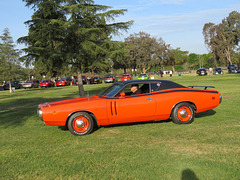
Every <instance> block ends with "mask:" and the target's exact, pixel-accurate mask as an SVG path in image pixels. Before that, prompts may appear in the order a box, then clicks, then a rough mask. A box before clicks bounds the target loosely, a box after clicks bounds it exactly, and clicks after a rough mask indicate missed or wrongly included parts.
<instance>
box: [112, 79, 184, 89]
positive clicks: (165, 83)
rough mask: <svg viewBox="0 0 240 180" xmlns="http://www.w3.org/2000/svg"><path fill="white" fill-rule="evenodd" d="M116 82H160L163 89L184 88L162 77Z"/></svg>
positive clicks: (125, 83)
mask: <svg viewBox="0 0 240 180" xmlns="http://www.w3.org/2000/svg"><path fill="white" fill-rule="evenodd" d="M116 83H118V84H120V83H121V84H124V85H127V84H142V83H161V84H162V86H164V89H168V88H169V89H170V88H186V87H185V86H182V85H180V84H178V83H175V82H173V81H169V80H162V79H138V80H128V81H118V82H116Z"/></svg>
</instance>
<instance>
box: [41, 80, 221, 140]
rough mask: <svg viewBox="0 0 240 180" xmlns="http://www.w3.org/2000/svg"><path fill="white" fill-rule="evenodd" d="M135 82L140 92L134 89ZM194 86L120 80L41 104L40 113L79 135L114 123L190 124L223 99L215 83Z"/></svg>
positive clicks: (52, 122)
mask: <svg viewBox="0 0 240 180" xmlns="http://www.w3.org/2000/svg"><path fill="white" fill-rule="evenodd" d="M133 86H134V87H136V86H137V87H138V90H139V93H138V94H134V93H133V92H132V91H131V89H132V87H133ZM190 87H191V88H188V87H185V86H182V85H180V84H177V83H175V82H172V81H167V80H130V81H119V82H116V83H114V84H112V85H111V86H110V87H108V88H107V89H106V90H105V91H104V92H102V93H101V94H99V95H94V96H91V97H79V98H71V99H66V100H62V101H56V102H50V103H44V104H39V105H38V115H39V117H40V118H41V120H42V121H43V122H44V123H45V124H46V125H50V126H67V127H68V129H69V131H70V132H71V133H72V134H73V135H78V136H82V135H86V134H89V133H91V132H92V131H93V130H94V127H96V126H107V125H112V124H124V123H133V122H146V121H161V120H167V119H171V120H172V121H173V122H174V123H176V124H190V123H192V122H193V121H194V116H195V114H196V113H200V112H204V111H207V110H210V109H213V108H215V107H217V106H218V105H219V104H220V103H221V100H222V97H221V94H220V93H219V92H218V91H216V90H209V89H207V88H214V87H213V86H190ZM199 97H201V98H199ZM198 120H200V119H198ZM159 125H161V124H159ZM50 134H52V133H50Z"/></svg>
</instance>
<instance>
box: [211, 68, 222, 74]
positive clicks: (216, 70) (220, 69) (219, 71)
mask: <svg viewBox="0 0 240 180" xmlns="http://www.w3.org/2000/svg"><path fill="white" fill-rule="evenodd" d="M213 74H214V75H217V74H223V70H222V68H215V69H214V70H213Z"/></svg>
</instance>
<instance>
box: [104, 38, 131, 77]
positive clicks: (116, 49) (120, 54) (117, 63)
mask: <svg viewBox="0 0 240 180" xmlns="http://www.w3.org/2000/svg"><path fill="white" fill-rule="evenodd" d="M129 48H130V47H129V44H127V43H125V42H115V43H113V44H112V47H111V48H110V56H109V57H110V58H111V60H112V61H113V68H114V69H120V68H123V69H124V73H127V68H130V67H131V63H130V61H129V59H130V52H129Z"/></svg>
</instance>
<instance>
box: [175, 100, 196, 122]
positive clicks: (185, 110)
mask: <svg viewBox="0 0 240 180" xmlns="http://www.w3.org/2000/svg"><path fill="white" fill-rule="evenodd" d="M194 116H195V111H194V107H193V105H191V104H189V103H180V104H177V105H176V106H175V107H174V108H173V110H172V113H171V118H172V121H173V122H174V123H176V124H190V123H192V122H193V121H194Z"/></svg>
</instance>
